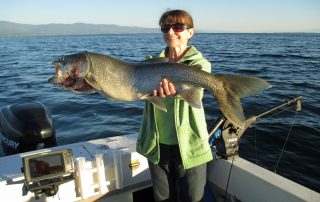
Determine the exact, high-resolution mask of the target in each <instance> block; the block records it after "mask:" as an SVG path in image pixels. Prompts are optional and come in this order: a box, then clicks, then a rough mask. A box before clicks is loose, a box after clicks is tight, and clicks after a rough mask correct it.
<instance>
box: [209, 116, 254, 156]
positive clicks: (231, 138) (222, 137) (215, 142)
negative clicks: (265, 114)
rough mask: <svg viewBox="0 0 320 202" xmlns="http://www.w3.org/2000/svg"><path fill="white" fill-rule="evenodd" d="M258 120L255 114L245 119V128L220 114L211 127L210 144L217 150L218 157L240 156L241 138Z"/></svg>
mask: <svg viewBox="0 0 320 202" xmlns="http://www.w3.org/2000/svg"><path fill="white" fill-rule="evenodd" d="M255 121H256V118H255V116H252V117H250V118H249V119H247V120H246V121H245V125H244V128H239V127H236V126H234V125H233V124H232V123H231V122H230V121H229V120H228V119H226V118H225V117H224V116H222V115H220V116H219V118H218V119H217V120H216V121H215V122H214V123H213V124H212V125H211V127H210V128H209V144H210V146H211V147H212V148H214V149H215V150H216V155H217V157H222V158H225V159H230V158H233V157H237V156H238V150H239V144H238V143H239V140H240V138H241V137H242V135H243V133H244V132H245V131H246V130H247V128H249V127H250V126H252V123H253V122H255Z"/></svg>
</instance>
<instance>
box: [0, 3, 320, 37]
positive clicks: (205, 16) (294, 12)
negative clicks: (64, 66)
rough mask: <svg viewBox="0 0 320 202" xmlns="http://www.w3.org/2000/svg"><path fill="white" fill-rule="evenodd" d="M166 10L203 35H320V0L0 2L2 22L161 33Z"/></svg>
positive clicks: (0, 19)
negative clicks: (186, 17)
mask: <svg viewBox="0 0 320 202" xmlns="http://www.w3.org/2000/svg"><path fill="white" fill-rule="evenodd" d="M168 9H183V10H186V11H188V12H189V13H190V14H191V15H192V17H193V20H194V24H195V29H199V30H207V31H225V32H320V0H157V1H155V0H1V1H0V21H10V22H16V23H25V24H49V23H65V24H69V23H78V22H81V23H93V24H116V25H123V26H138V27H150V28H157V27H158V20H159V18H160V16H161V14H162V13H163V12H165V11H166V10H168Z"/></svg>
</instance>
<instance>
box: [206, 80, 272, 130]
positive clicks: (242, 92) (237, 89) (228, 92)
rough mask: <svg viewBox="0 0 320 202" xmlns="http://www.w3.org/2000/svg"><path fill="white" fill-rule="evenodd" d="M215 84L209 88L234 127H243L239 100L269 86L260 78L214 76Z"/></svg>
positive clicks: (242, 114) (242, 115) (243, 119)
mask: <svg viewBox="0 0 320 202" xmlns="http://www.w3.org/2000/svg"><path fill="white" fill-rule="evenodd" d="M214 77H215V79H217V81H218V82H217V84H216V85H215V86H214V87H211V91H212V93H213V94H214V96H215V98H216V101H217V103H218V105H219V106H220V110H221V112H222V113H223V115H224V116H225V117H226V118H227V119H228V120H229V121H230V122H231V123H233V124H234V125H235V126H237V127H240V128H243V127H244V121H245V117H244V113H243V108H242V106H241V103H240V99H241V98H244V97H249V96H253V95H255V94H258V93H260V92H262V91H264V90H266V89H268V88H270V87H271V85H270V84H269V83H268V82H267V81H265V80H263V79H260V78H257V77H252V76H236V75H215V76H214Z"/></svg>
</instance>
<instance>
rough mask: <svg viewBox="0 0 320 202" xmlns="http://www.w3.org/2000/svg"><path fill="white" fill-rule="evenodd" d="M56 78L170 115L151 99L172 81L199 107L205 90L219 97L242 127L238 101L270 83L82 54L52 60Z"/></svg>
mask: <svg viewBox="0 0 320 202" xmlns="http://www.w3.org/2000/svg"><path fill="white" fill-rule="evenodd" d="M53 65H54V66H55V69H56V74H55V75H54V76H53V77H52V78H51V79H49V82H50V83H52V84H54V85H58V86H61V87H64V88H66V89H70V90H73V91H76V92H83V93H91V92H99V93H101V94H102V95H104V96H105V97H107V98H109V99H113V100H121V101H133V100H148V101H150V102H151V103H153V104H154V105H155V106H157V107H158V108H160V109H162V110H164V111H166V106H165V104H164V102H163V101H162V99H161V98H160V97H158V96H153V90H154V89H158V88H159V82H160V81H161V80H163V79H164V78H166V79H167V80H168V81H171V82H172V83H173V84H174V86H175V89H176V91H177V94H179V95H180V96H181V97H182V99H184V100H185V101H186V102H187V103H188V104H189V105H190V106H192V107H196V108H200V107H201V92H202V88H205V89H207V90H209V91H210V92H211V93H212V94H213V95H214V97H215V99H216V101H217V102H218V104H219V106H220V110H221V112H222V113H223V115H224V116H225V117H226V118H227V119H228V120H229V121H231V123H233V124H234V125H235V126H237V127H240V128H243V126H244V120H245V118H244V114H243V109H242V106H241V104H240V98H243V97H248V96H252V95H255V94H257V93H259V92H261V91H263V90H265V89H267V88H270V87H271V85H270V84H269V83H268V82H266V81H264V80H262V79H260V78H257V77H252V76H236V75H213V74H210V73H207V72H205V71H202V70H201V69H200V68H199V67H197V66H188V65H184V64H178V63H169V62H155V61H152V62H142V63H137V64H130V63H127V62H124V61H121V60H118V59H115V58H113V57H110V56H107V55H102V54H97V53H91V52H81V53H78V54H74V55H67V56H63V57H61V58H60V59H59V60H56V61H54V62H53Z"/></svg>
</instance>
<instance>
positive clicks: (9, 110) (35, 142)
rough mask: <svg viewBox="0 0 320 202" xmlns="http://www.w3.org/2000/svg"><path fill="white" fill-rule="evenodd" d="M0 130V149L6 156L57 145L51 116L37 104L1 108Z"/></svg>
mask: <svg viewBox="0 0 320 202" xmlns="http://www.w3.org/2000/svg"><path fill="white" fill-rule="evenodd" d="M0 129H1V130H0V131H1V133H2V137H1V144H2V148H3V151H4V152H5V153H6V154H7V155H10V154H16V153H21V152H27V151H32V150H36V149H42V148H47V147H52V146H56V145H57V142H56V137H55V129H54V126H53V122H52V119H51V115H50V113H49V111H48V110H47V109H46V107H45V106H44V105H42V104H41V103H39V102H30V103H23V104H13V105H10V106H6V107H3V108H2V109H1V110H0Z"/></svg>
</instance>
